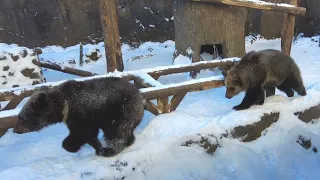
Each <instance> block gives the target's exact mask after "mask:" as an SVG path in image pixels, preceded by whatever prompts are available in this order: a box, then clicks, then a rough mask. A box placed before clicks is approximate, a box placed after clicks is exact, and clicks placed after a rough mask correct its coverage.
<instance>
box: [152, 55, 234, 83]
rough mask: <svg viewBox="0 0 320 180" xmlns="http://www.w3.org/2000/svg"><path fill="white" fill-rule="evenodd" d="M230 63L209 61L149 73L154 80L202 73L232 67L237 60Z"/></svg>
mask: <svg viewBox="0 0 320 180" xmlns="http://www.w3.org/2000/svg"><path fill="white" fill-rule="evenodd" d="M228 59H230V60H229V61H207V62H199V63H194V64H190V65H188V66H173V67H168V68H166V69H161V70H155V71H151V72H148V74H149V75H150V76H152V77H153V78H154V79H156V77H160V76H164V75H169V74H173V73H183V72H191V71H200V70H203V69H212V68H216V67H219V66H222V67H223V66H232V65H233V64H234V63H235V60H236V58H234V61H232V58H228Z"/></svg>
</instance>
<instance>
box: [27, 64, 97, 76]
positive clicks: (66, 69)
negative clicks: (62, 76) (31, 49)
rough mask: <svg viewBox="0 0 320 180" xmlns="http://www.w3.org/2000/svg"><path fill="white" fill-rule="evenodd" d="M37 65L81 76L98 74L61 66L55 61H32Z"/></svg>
mask: <svg viewBox="0 0 320 180" xmlns="http://www.w3.org/2000/svg"><path fill="white" fill-rule="evenodd" d="M32 62H33V63H34V64H35V65H38V66H40V67H43V68H48V69H52V70H56V71H60V72H63V73H68V74H73V75H77V76H81V77H89V76H94V75H97V74H95V73H92V72H89V71H84V70H80V69H74V68H69V67H61V66H60V65H58V64H54V63H49V62H39V61H32Z"/></svg>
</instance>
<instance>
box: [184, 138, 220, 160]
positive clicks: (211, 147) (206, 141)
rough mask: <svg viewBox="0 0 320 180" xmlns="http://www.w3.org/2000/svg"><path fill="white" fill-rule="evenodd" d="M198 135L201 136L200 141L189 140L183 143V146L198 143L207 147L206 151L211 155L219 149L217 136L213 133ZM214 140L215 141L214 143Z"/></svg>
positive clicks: (204, 147)
mask: <svg viewBox="0 0 320 180" xmlns="http://www.w3.org/2000/svg"><path fill="white" fill-rule="evenodd" d="M198 136H200V140H199V141H194V140H189V141H187V142H185V143H183V144H182V145H181V146H186V147H190V146H191V145H198V146H200V147H202V148H203V149H205V150H206V152H207V153H208V154H210V155H213V154H214V153H215V152H216V150H217V149H218V147H220V145H219V143H218V140H217V138H216V137H215V136H214V135H213V134H209V135H207V136H202V135H200V134H198ZM212 141H213V142H214V143H212Z"/></svg>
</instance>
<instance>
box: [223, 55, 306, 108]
mask: <svg viewBox="0 0 320 180" xmlns="http://www.w3.org/2000/svg"><path fill="white" fill-rule="evenodd" d="M224 75H225V76H226V78H225V86H226V87H227V91H226V95H225V97H226V98H228V99H231V98H232V97H233V96H235V95H237V94H239V93H240V92H243V91H244V92H246V94H245V97H244V99H243V100H242V102H241V104H239V105H238V106H234V107H233V109H234V110H244V109H248V108H249V107H250V106H252V105H262V104H263V103H264V99H265V90H268V89H270V88H271V89H272V88H274V87H277V88H278V89H279V90H281V91H283V92H285V93H286V94H287V96H288V97H292V96H293V95H294V91H296V92H297V93H298V94H299V95H301V96H305V95H307V93H306V90H305V87H304V85H303V81H302V78H301V74H300V70H299V68H298V66H297V65H296V63H295V62H294V60H293V59H292V58H291V57H290V56H288V55H287V54H285V53H283V52H281V51H277V50H272V49H266V50H261V51H257V52H255V51H251V52H249V53H247V54H246V55H245V56H244V57H242V58H241V60H240V61H239V62H238V63H237V64H235V65H234V66H233V67H232V68H231V69H230V70H228V71H227V72H226V73H224ZM293 90H294V91H293Z"/></svg>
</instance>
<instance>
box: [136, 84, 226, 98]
mask: <svg viewBox="0 0 320 180" xmlns="http://www.w3.org/2000/svg"><path fill="white" fill-rule="evenodd" d="M221 86H224V81H223V80H208V81H203V82H194V83H193V82H192V80H191V81H190V82H183V83H177V84H174V85H163V86H161V87H154V88H153V87H152V88H145V89H140V91H141V93H142V95H143V97H144V98H145V99H147V100H152V99H160V98H165V97H169V96H172V95H175V94H177V93H179V92H181V91H187V92H195V91H202V90H207V89H212V88H218V87H221Z"/></svg>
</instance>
